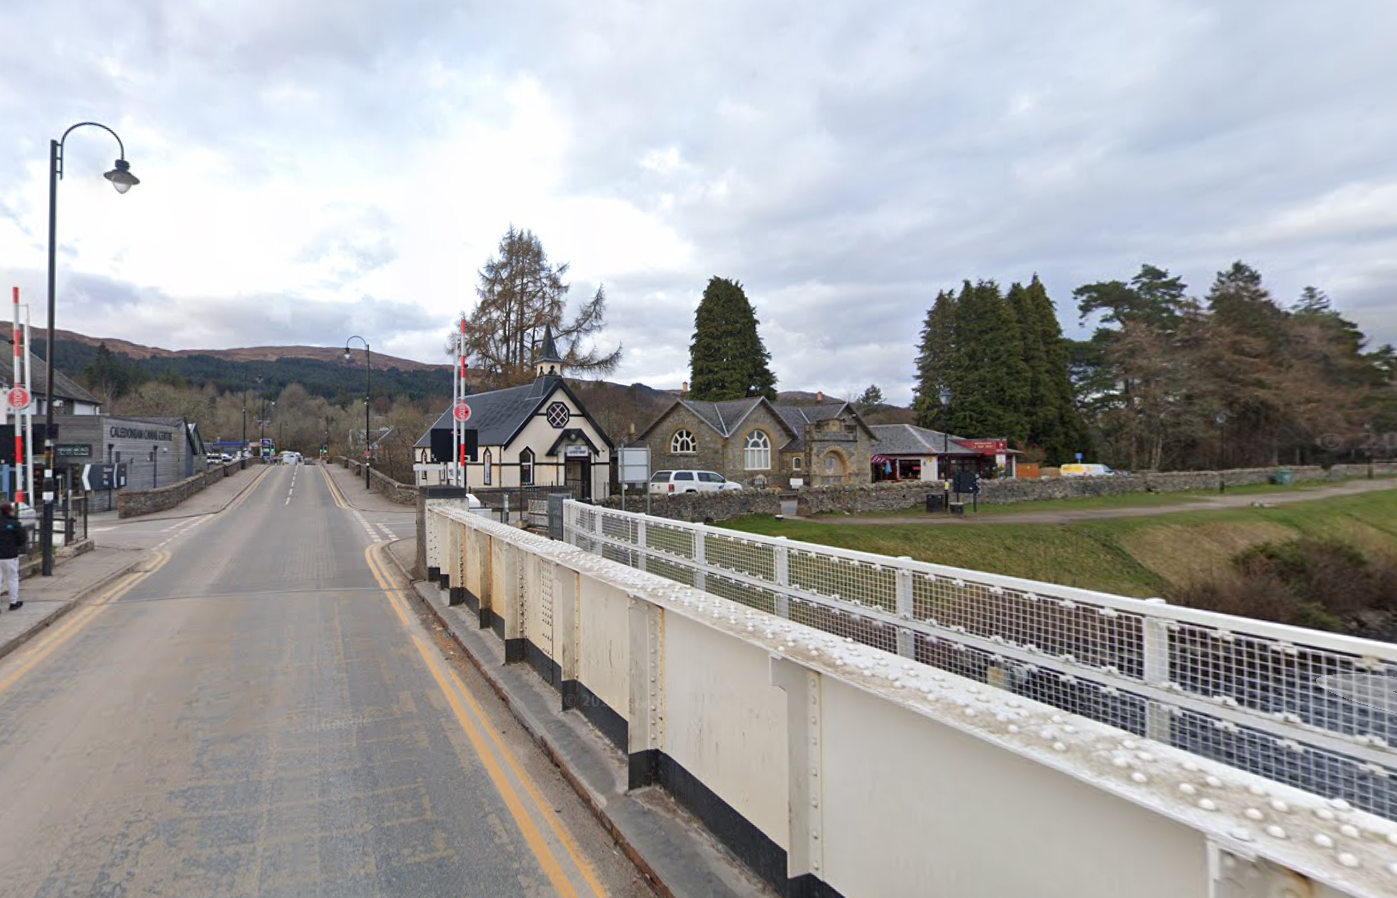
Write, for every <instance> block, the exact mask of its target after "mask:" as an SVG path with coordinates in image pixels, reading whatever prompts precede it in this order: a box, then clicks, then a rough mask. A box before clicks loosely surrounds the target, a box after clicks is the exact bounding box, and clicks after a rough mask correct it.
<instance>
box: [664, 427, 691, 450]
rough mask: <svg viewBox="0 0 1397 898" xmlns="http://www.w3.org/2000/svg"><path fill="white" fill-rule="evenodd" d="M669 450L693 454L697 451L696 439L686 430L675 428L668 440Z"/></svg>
mask: <svg viewBox="0 0 1397 898" xmlns="http://www.w3.org/2000/svg"><path fill="white" fill-rule="evenodd" d="M669 451H670V452H671V453H673V454H675V455H693V454H694V453H696V452H698V441H697V440H695V439H694V435H693V434H692V433H690V432H689V431H688V430H686V429H685V430H676V431H675V432H674V437H673V438H672V439H671V440H670V441H669Z"/></svg>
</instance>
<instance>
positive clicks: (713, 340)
mask: <svg viewBox="0 0 1397 898" xmlns="http://www.w3.org/2000/svg"><path fill="white" fill-rule="evenodd" d="M770 361H771V353H769V352H767V350H766V346H765V345H764V344H763V343H762V338H761V335H760V334H759V333H757V313H756V311H755V310H754V309H753V308H752V304H751V303H750V302H748V300H747V294H746V293H745V292H744V291H743V289H742V285H741V284H740V283H738V282H737V281H731V280H728V279H727V278H720V277H714V278H712V279H710V280H709V282H708V286H707V287H706V288H704V291H703V299H702V300H701V301H700V302H699V306H698V310H697V311H696V312H695V313H694V338H693V341H692V342H691V343H690V344H689V391H690V396H691V397H692V398H694V399H699V400H706V401H710V402H719V401H722V400H725V399H745V398H747V397H751V396H765V397H766V398H768V399H772V400H774V399H775V398H776V375H774V374H772V373H771V368H770V365H769V363H770Z"/></svg>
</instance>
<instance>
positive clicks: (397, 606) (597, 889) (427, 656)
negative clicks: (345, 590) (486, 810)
mask: <svg viewBox="0 0 1397 898" xmlns="http://www.w3.org/2000/svg"><path fill="white" fill-rule="evenodd" d="M383 545H384V544H383V543H376V544H374V545H372V546H370V547H369V548H368V549H367V550H366V551H365V552H364V558H365V559H366V560H367V561H368V563H369V569H370V571H371V572H372V573H373V575H374V579H375V580H377V581H378V585H379V586H380V587H382V589H383V591H384V594H385V595H387V596H388V601H389V604H391V605H392V606H393V610H394V611H395V612H397V615H398V619H399V620H400V621H402V622H403V624H404V626H407V625H409V623H410V621H411V616H410V613H409V608H408V606H407V601H406V599H404V598H403V597H402V595H401V592H402V590H400V589H398V588H397V587H394V586H393V585H392V583H391V581H390V580H389V578H388V576H387V574H386V572H384V570H383V567H382V564H381V563H380V562H379V561H378V559H377V558H375V557H374V553H375V551H376V550H378V549H380V548H382V546H383ZM412 640H413V644H414V645H416V646H417V650H418V652H419V653H420V654H421V655H422V660H423V661H424V662H425V663H426V665H427V667H428V668H429V669H430V671H431V673H432V677H433V679H435V680H436V681H437V685H438V686H439V687H440V688H441V691H442V693H443V694H444V695H445V696H446V700H447V702H448V703H449V704H450V705H451V710H452V712H453V713H454V714H455V715H456V719H457V722H459V723H460V724H461V728H462V729H463V730H465V731H466V735H467V737H468V738H469V739H470V741H471V745H472V747H474V748H475V753H476V755H477V756H479V757H480V759H481V760H482V761H483V762H484V763H485V766H486V770H487V771H488V772H489V773H490V778H491V780H492V781H493V782H494V783H495V788H496V789H497V790H498V791H499V793H500V795H501V797H503V798H504V800H505V804H506V805H507V806H508V807H509V808H510V813H511V814H514V817H515V822H516V823H517V824H519V828H520V830H521V831H523V833H524V839H525V841H526V842H528V843H529V847H530V848H533V849H534V855H535V856H536V857H537V858H538V860H539V863H540V864H542V865H543V867H544V871H545V872H546V873H547V874H548V878H549V879H550V880H551V881H553V884H554V886H555V887H556V888H558V889H559V891H560V892H562V893H563V894H569V895H576V892H575V891H574V890H573V888H572V884H571V883H570V882H568V881H567V880H566V879H564V880H563V882H564V884H565V885H566V891H564V889H563V886H560V885H559V884H558V882H557V880H555V879H554V876H553V873H552V871H551V870H549V863H550V862H551V863H552V864H553V865H554V867H555V868H556V867H557V863H558V862H557V859H556V858H555V857H554V855H553V853H552V851H551V850H550V849H549V847H548V845H547V843H544V842H543V841H542V840H541V839H540V840H539V841H538V843H537V847H535V842H534V840H533V839H531V838H530V831H531V830H532V831H533V833H534V835H535V836H537V830H536V828H534V825H533V821H532V819H531V818H529V817H528V816H527V811H525V809H524V808H523V807H522V803H520V802H519V799H518V796H517V794H516V793H515V792H514V789H513V787H512V786H511V785H510V783H509V780H508V779H506V778H505V776H504V772H503V771H502V770H500V768H499V766H498V762H497V761H496V760H495V757H494V753H493V752H490V750H489V747H488V746H486V745H484V744H483V740H481V739H480V737H479V730H478V729H477V728H476V726H475V724H474V722H473V721H472V718H471V716H470V714H469V713H468V712H467V711H466V709H465V707H464V706H462V704H461V701H460V698H458V697H457V695H458V691H459V695H460V697H461V698H464V699H465V700H466V703H467V704H468V705H469V706H470V708H471V710H472V711H474V712H475V714H474V717H475V719H478V720H480V721H481V722H482V723H484V722H486V721H488V720H489V718H488V717H487V716H486V714H485V711H484V709H483V708H481V707H480V705H479V703H477V702H476V700H475V697H474V696H473V695H472V694H471V691H470V687H468V686H467V685H466V684H465V682H464V681H463V680H461V678H460V677H458V676H457V675H456V672H455V671H452V670H449V669H443V667H442V666H441V663H440V661H438V660H437V659H436V658H435V657H433V656H432V654H431V651H430V649H429V648H428V647H427V645H426V644H425V643H424V642H423V641H422V640H421V639H420V638H418V637H417V636H416V635H414V636H413V637H412ZM448 677H449V680H448ZM451 683H454V684H455V685H456V689H452V688H451V686H450V684H451ZM483 729H484V730H485V732H486V733H487V734H489V737H490V741H491V742H493V743H494V745H495V747H496V748H497V749H498V750H499V753H500V756H501V757H502V758H504V760H505V763H506V764H508V765H509V768H510V770H512V771H513V772H514V775H515V777H517V778H518V780H519V782H520V783H521V784H522V785H523V787H524V791H525V792H527V793H528V795H529V797H530V798H531V799H533V804H534V807H535V808H537V810H538V812H539V814H540V815H541V816H542V817H543V819H544V820H545V821H547V823H548V827H549V829H551V830H552V831H553V834H554V835H555V836H557V837H558V841H560V842H561V843H562V844H563V847H564V848H565V849H566V850H567V853H568V855H569V856H570V857H571V858H572V862H573V864H574V865H575V866H576V867H577V870H578V872H580V873H581V874H582V878H583V879H584V880H586V882H587V885H588V886H590V887H591V889H592V892H593V893H594V894H595V895H597V896H599V898H606V895H607V894H608V893H607V891H606V888H605V886H603V885H602V884H601V882H600V881H599V880H598V879H597V876H596V873H595V871H593V869H592V866H591V864H589V863H588V862H587V861H586V859H585V858H584V857H583V856H582V851H581V848H580V847H579V846H578V844H577V841H576V840H575V839H574V838H573V837H572V833H570V832H568V830H567V828H566V827H564V826H563V823H562V820H560V819H559V818H558V816H557V814H555V813H553V810H552V805H551V803H550V802H547V801H544V799H543V795H542V793H541V792H539V789H538V787H537V785H535V783H534V781H533V779H532V778H531V777H530V776H529V775H528V774H527V773H526V772H525V771H524V768H523V767H522V766H521V765H520V764H519V761H518V760H517V759H516V758H515V757H514V753H513V752H511V751H510V750H509V748H508V747H507V746H506V745H505V744H504V742H503V741H502V740H501V739H500V737H499V735H498V734H496V733H495V730H494V727H491V726H485V727H483ZM515 803H519V805H520V806H519V811H520V813H522V814H524V815H525V816H524V817H523V819H521V818H520V814H516V813H515ZM540 850H542V851H543V852H545V853H546V856H547V858H548V862H545V860H544V857H545V855H544V854H540V853H539V852H540ZM558 873H559V875H562V871H561V869H558Z"/></svg>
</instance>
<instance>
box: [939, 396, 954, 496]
mask: <svg viewBox="0 0 1397 898" xmlns="http://www.w3.org/2000/svg"><path fill="white" fill-rule="evenodd" d="M938 395H939V398H940V399H941V419H942V420H941V458H942V459H943V460H944V461H945V463H946V471H945V474H946V511H947V513H949V512H950V510H951V388H950V387H942V388H941V392H940V394H938Z"/></svg>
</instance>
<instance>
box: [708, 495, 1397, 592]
mask: <svg viewBox="0 0 1397 898" xmlns="http://www.w3.org/2000/svg"><path fill="white" fill-rule="evenodd" d="M1283 489H1284V488H1283ZM1043 504H1044V505H1046V504H1048V503H1043ZM1036 505H1037V503H1035V507H1036ZM1074 507H1081V506H1074ZM723 526H724V527H727V528H729V529H732V530H739V531H743V532H747V533H760V534H765V535H768V536H785V537H788V538H790V539H793V540H801V541H804V542H811V543H818V544H821V545H828V546H838V547H841V548H846V549H855V550H858V551H862V552H872V553H875V554H880V555H889V556H898V555H908V556H911V557H912V558H915V559H918V560H921V561H930V562H935V563H938V564H948V565H953V566H956V567H965V568H971V569H974V570H981V571H991V572H994V573H999V574H1006V575H1009V576H1014V577H1026V578H1029V579H1033V580H1045V581H1049V582H1053V583H1061V584H1064V585H1069V586H1078V587H1083V588H1086V589H1098V590H1103V591H1106V592H1114V593H1120V594H1123V595H1132V596H1156V595H1162V594H1164V593H1167V592H1168V591H1169V589H1170V587H1171V586H1175V585H1182V584H1183V583H1187V582H1189V581H1190V580H1192V579H1193V578H1197V577H1207V576H1209V575H1210V574H1212V573H1213V572H1214V571H1215V570H1216V569H1217V568H1218V567H1220V566H1222V565H1225V564H1227V563H1228V561H1229V560H1230V558H1231V557H1232V555H1234V554H1235V553H1236V552H1239V551H1241V550H1242V549H1245V548H1248V547H1249V546H1252V545H1256V544H1258V543H1262V542H1268V541H1272V540H1277V539H1282V540H1283V539H1293V538H1296V537H1300V536H1313V537H1325V538H1331V539H1340V540H1343V541H1345V542H1349V543H1352V544H1353V545H1356V546H1358V547H1359V548H1360V549H1361V550H1362V551H1364V552H1367V553H1382V554H1391V555H1394V556H1397V490H1380V491H1377V492H1371V493H1362V494H1357V495H1353V496H1343V497H1337V498H1329V499H1316V500H1315V501H1313V502H1303V503H1296V504H1291V505H1279V506H1276V507H1273V508H1250V507H1248V508H1236V509H1220V510H1216V511H1203V512H1176V513H1161V514H1159V515H1151V516H1146V517H1134V518H1115V519H1110V520H1102V521H1084V522H1079V523H1072V524H1022V523H1006V524H986V525H983V526H964V525H959V524H948V525H919V524H888V525H881V526H869V525H866V524H862V525H860V524H853V525H841V524H840V523H839V522H838V520H837V519H831V518H824V519H820V520H815V521H790V520H785V521H778V520H776V519H775V518H774V517H771V516H768V515H761V516H753V517H748V518H742V519H739V520H736V521H729V522H727V523H726V524H724V525H723Z"/></svg>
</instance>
